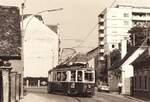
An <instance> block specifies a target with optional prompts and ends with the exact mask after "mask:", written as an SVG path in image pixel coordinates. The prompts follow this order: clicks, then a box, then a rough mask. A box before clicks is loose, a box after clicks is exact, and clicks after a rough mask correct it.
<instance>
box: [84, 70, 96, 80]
mask: <svg viewBox="0 0 150 102" xmlns="http://www.w3.org/2000/svg"><path fill="white" fill-rule="evenodd" d="M85 80H86V81H93V80H94V77H93V74H92V73H87V72H85Z"/></svg>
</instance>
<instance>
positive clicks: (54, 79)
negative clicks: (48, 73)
mask: <svg viewBox="0 0 150 102" xmlns="http://www.w3.org/2000/svg"><path fill="white" fill-rule="evenodd" d="M56 80H57V75H56V72H54V73H53V81H56Z"/></svg>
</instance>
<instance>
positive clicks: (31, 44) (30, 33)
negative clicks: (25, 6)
mask: <svg viewBox="0 0 150 102" xmlns="http://www.w3.org/2000/svg"><path fill="white" fill-rule="evenodd" d="M23 23H24V27H25V28H24V40H23V42H24V45H23V46H24V47H23V53H24V76H25V77H47V76H48V70H50V69H52V68H53V66H56V65H57V64H58V35H57V34H56V33H55V32H53V31H52V30H51V29H50V28H49V27H47V26H46V25H45V24H44V23H43V22H42V21H40V20H39V19H37V18H36V17H33V18H32V16H30V17H27V18H25V19H24V22H23Z"/></svg>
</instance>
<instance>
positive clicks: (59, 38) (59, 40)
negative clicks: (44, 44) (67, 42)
mask: <svg viewBox="0 0 150 102" xmlns="http://www.w3.org/2000/svg"><path fill="white" fill-rule="evenodd" d="M57 34H58V64H59V63H60V53H61V47H60V45H61V37H60V24H59V23H57Z"/></svg>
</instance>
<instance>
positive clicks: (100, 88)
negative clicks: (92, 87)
mask: <svg viewBox="0 0 150 102" xmlns="http://www.w3.org/2000/svg"><path fill="white" fill-rule="evenodd" d="M98 91H99V92H109V85H108V84H107V83H102V84H101V85H98Z"/></svg>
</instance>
